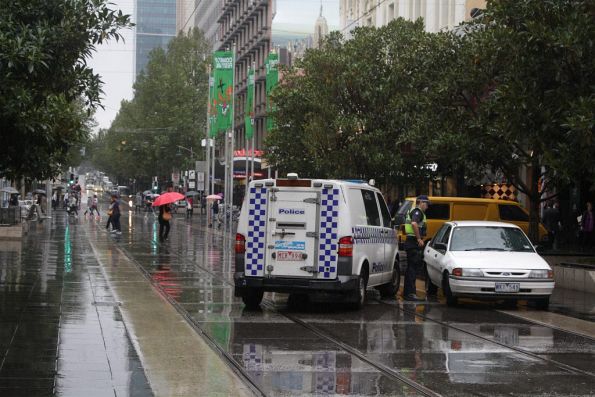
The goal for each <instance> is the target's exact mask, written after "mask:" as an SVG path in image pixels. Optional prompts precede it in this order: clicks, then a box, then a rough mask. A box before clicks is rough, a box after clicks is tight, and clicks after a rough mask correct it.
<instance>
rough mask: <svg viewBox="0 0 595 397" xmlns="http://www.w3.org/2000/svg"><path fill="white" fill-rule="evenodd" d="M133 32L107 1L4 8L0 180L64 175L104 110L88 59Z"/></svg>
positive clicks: (49, 1)
mask: <svg viewBox="0 0 595 397" xmlns="http://www.w3.org/2000/svg"><path fill="white" fill-rule="evenodd" d="M130 25H131V24H130V19H129V16H128V15H123V14H122V12H121V11H115V10H112V9H110V8H109V3H108V2H107V1H106V0H29V1H18V0H4V1H3V2H2V5H0V131H1V134H2V145H0V176H7V177H10V178H19V177H27V178H38V179H44V178H48V177H52V176H54V175H56V174H57V173H58V172H59V171H60V166H61V165H63V164H64V162H65V161H67V159H68V151H69V148H70V147H71V146H72V145H74V144H76V143H78V142H80V141H82V140H84V139H85V135H86V134H87V133H88V122H89V115H90V114H91V113H92V111H93V110H94V109H95V108H96V107H97V106H99V102H100V95H101V90H100V87H101V80H100V77H99V76H98V75H97V74H94V73H93V70H92V69H91V68H90V67H89V66H88V65H87V63H86V62H87V59H88V58H89V57H90V56H91V54H92V53H93V51H94V50H95V46H96V45H98V44H102V43H104V42H106V41H107V40H110V39H116V40H119V39H120V38H121V35H120V34H119V33H118V30H119V29H121V28H125V27H128V26H130Z"/></svg>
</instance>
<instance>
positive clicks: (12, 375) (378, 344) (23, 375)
mask: <svg viewBox="0 0 595 397" xmlns="http://www.w3.org/2000/svg"><path fill="white" fill-rule="evenodd" d="M104 221H105V220H102V221H101V224H98V223H97V222H96V221H94V220H88V219H84V218H82V217H81V219H79V220H73V221H71V222H70V223H69V224H68V226H67V222H66V218H64V217H63V216H57V217H56V218H55V219H53V220H52V222H51V223H52V224H53V227H52V228H51V229H50V227H48V226H41V225H38V227H37V228H36V230H34V231H33V232H32V233H31V235H30V236H29V237H28V238H27V239H26V240H25V241H24V242H23V246H22V247H24V248H23V249H20V248H19V249H17V245H15V247H14V249H13V250H11V249H10V248H6V247H9V246H5V245H4V243H2V245H0V247H4V248H0V299H2V301H1V306H0V307H1V311H0V325H1V328H0V347H1V348H2V350H0V354H3V359H2V364H1V366H0V396H2V397H4V396H6V395H19V396H29V395H52V393H53V392H55V393H56V395H72V396H77V395H78V396H80V395H84V396H90V395H92V394H88V393H81V391H84V389H85V388H84V387H83V386H85V385H81V384H80V382H77V371H79V372H78V373H79V374H80V373H81V372H80V371H81V370H82V369H81V368H82V367H81V366H89V365H92V366H95V367H93V368H91V369H92V370H95V369H96V371H97V374H98V375H97V378H98V379H97V382H104V383H105V382H108V385H109V386H110V387H111V388H112V389H113V390H114V395H117V396H120V395H139V396H150V395H152V393H151V390H150V388H149V387H148V383H147V379H146V377H145V375H144V372H143V371H142V367H141V366H140V362H139V359H138V356H137V355H136V352H135V350H134V348H133V347H132V346H131V344H130V343H129V342H126V341H127V340H128V339H127V337H126V335H125V327H124V325H123V323H122V321H121V318H119V316H118V311H117V310H116V307H115V306H114V304H115V302H114V299H113V297H112V296H110V294H109V291H108V289H107V288H103V287H104V286H105V284H104V279H103V276H102V275H101V271H100V269H99V266H98V265H93V264H92V265H91V266H88V267H86V270H85V271H84V272H83V271H79V270H77V266H72V265H73V263H74V264H76V263H79V262H81V261H85V262H86V263H88V262H91V263H93V262H94V261H95V262H96V260H95V258H94V256H93V252H92V250H91V248H90V244H89V242H88V241H86V238H87V236H88V235H90V234H89V233H85V231H89V230H92V229H97V230H103V228H104V226H105V225H104ZM121 221H122V230H123V234H122V235H121V236H119V237H114V238H113V241H114V244H117V245H118V246H119V247H120V249H121V250H122V251H123V252H124V253H126V254H127V255H128V256H129V257H130V258H132V259H133V260H134V261H135V262H136V264H137V265H138V266H139V268H141V269H142V270H143V271H145V272H146V273H147V275H148V277H150V279H151V280H152V282H153V283H154V285H155V286H157V287H159V288H160V289H161V290H162V291H163V293H164V294H165V295H167V296H168V297H169V298H170V299H171V302H172V303H173V304H174V305H175V306H176V307H177V308H178V310H179V311H180V312H181V313H182V314H184V315H185V316H186V317H187V318H188V320H189V321H191V322H192V323H193V324H194V326H196V327H198V328H200V329H202V330H203V331H204V332H205V333H206V334H207V335H208V337H209V338H210V339H211V340H213V341H214V342H216V343H217V345H218V346H219V347H220V349H221V350H222V351H224V352H225V353H226V355H227V358H229V359H231V360H234V362H235V364H236V366H237V367H239V368H241V369H242V372H243V373H244V375H245V376H246V377H247V379H248V380H249V381H250V382H252V383H253V384H254V385H255V386H256V387H257V388H258V390H260V391H261V392H262V394H264V395H271V396H273V395H274V396H277V395H328V394H330V395H386V396H389V395H424V394H425V395H435V394H441V395H456V396H466V395H485V396H499V395H581V396H589V395H595V339H593V338H589V337H586V336H582V335H579V334H575V333H571V332H567V331H563V330H561V329H556V328H552V327H548V326H544V325H539V324H537V323H533V322H529V321H526V320H524V319H521V318H516V317H513V316H509V315H507V314H505V313H502V312H500V311H498V310H495V309H496V308H495V307H494V306H493V305H482V304H476V303H473V304H466V305H463V306H462V307H460V308H447V307H446V306H445V305H444V304H443V303H442V302H430V303H425V304H418V305H412V304H409V303H403V302H400V301H380V300H379V299H378V296H377V295H376V294H375V293H374V291H369V296H368V298H369V301H368V304H367V305H366V307H365V308H364V309H363V310H361V311H351V310H348V309H347V308H345V307H344V306H342V305H340V304H320V303H307V302H306V303H304V304H303V305H302V306H297V307H289V306H288V305H287V296H286V295H280V294H267V295H265V303H264V304H263V307H262V310H260V311H247V310H245V309H244V307H243V304H242V303H241V300H239V299H237V298H234V297H233V287H232V284H233V255H232V254H231V252H232V251H233V249H232V246H231V242H230V241H227V240H224V239H223V238H222V236H221V233H220V232H218V231H213V230H212V229H206V228H204V221H203V220H202V218H199V217H198V216H197V215H196V214H195V216H194V219H193V220H192V221H188V220H186V219H184V217H183V215H181V214H179V215H176V216H175V218H174V220H173V222H172V231H171V234H170V239H169V240H168V241H167V242H165V243H163V244H162V243H159V242H158V238H157V229H158V224H157V222H156V219H155V218H154V217H153V215H152V214H148V215H147V214H144V213H142V214H138V215H134V214H130V215H128V213H126V212H124V216H122V219H121ZM224 241H226V243H224ZM18 247H21V245H20V243H18ZM15 263H20V265H19V266H15V265H14V264H15ZM40 263H42V264H43V265H41V266H42V268H41V269H40V268H39V266H40V265H39V264H40ZM95 266H97V267H95ZM78 294H96V297H95V299H94V301H95V302H100V304H95V305H86V306H82V307H81V306H80V304H78V303H77V302H78V301H79V300H77V299H76V297H77V295H78ZM558 309H559V310H561V311H562V312H563V311H564V310H563V308H562V309H560V308H559V307H558ZM516 310H519V311H522V310H524V308H520V309H516ZM570 315H572V313H570ZM40 317H41V318H42V319H43V321H41V322H42V324H43V326H42V327H41V328H40V329H30V328H28V327H27V324H29V323H31V324H33V323H39V322H40V320H39V318H40ZM560 327H561V328H564V324H560ZM105 330H107V331H105ZM96 332H112V333H114V334H117V333H119V335H118V337H114V338H107V339H108V340H114V341H117V343H114V345H109V343H108V344H107V345H105V346H87V344H86V343H85V335H89V334H92V333H96ZM83 368H84V367H83ZM87 369H89V368H87ZM15 382H17V383H19V382H20V385H21V387H20V388H15V387H14V383H15ZM104 383H103V385H104ZM9 386H11V387H9ZM108 389H109V387H108ZM3 390H4V391H7V390H11V391H12V394H7V393H4V392H3ZM15 390H17V391H15ZM48 390H49V392H48ZM19 391H20V392H19ZM433 393H435V394H433Z"/></svg>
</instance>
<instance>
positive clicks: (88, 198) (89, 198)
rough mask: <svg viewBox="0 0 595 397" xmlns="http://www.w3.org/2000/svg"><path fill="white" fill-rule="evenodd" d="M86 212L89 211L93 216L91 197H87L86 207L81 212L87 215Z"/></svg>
mask: <svg viewBox="0 0 595 397" xmlns="http://www.w3.org/2000/svg"><path fill="white" fill-rule="evenodd" d="M87 212H90V213H91V217H93V197H91V196H89V197H87V209H86V210H85V212H83V215H84V216H87Z"/></svg>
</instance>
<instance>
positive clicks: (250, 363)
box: [242, 343, 263, 371]
mask: <svg viewBox="0 0 595 397" xmlns="http://www.w3.org/2000/svg"><path fill="white" fill-rule="evenodd" d="M242 360H243V361H244V368H246V370H248V371H260V370H262V365H263V360H262V345H257V344H253V343H250V344H245V345H244V351H243V352H242Z"/></svg>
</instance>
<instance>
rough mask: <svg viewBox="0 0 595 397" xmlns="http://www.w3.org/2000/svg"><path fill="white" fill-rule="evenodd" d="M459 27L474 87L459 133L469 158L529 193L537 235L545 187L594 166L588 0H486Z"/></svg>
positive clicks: (592, 15) (594, 72) (593, 60)
mask: <svg viewBox="0 0 595 397" xmlns="http://www.w3.org/2000/svg"><path fill="white" fill-rule="evenodd" d="M467 30H468V31H469V32H470V33H469V34H467V35H465V37H464V43H463V47H465V50H464V53H463V55H462V57H461V58H462V59H463V62H466V67H464V69H463V70H464V72H465V74H466V75H468V76H469V75H470V76H472V80H474V82H475V90H476V91H475V93H474V94H472V95H470V98H471V102H472V103H473V105H474V106H473V107H472V108H473V117H469V118H467V119H466V123H467V126H468V127H469V128H466V129H464V130H462V131H464V134H461V135H459V137H458V139H459V141H463V140H465V139H467V140H470V141H472V142H473V143H474V146H475V147H473V146H472V147H468V148H467V150H466V151H467V154H468V158H471V159H473V161H474V162H476V163H479V164H483V165H487V166H489V167H491V168H492V169H493V170H495V171H499V172H501V173H502V174H503V175H505V176H506V178H507V179H508V180H509V181H510V182H512V183H513V184H514V185H515V186H516V187H517V188H518V189H519V190H520V191H521V192H523V193H525V194H526V195H527V197H528V199H529V201H530V221H531V227H530V229H529V234H530V237H531V238H532V239H533V240H534V241H537V236H538V229H537V226H538V221H539V205H540V203H541V202H542V201H544V200H547V199H549V197H548V195H547V192H548V191H549V192H551V191H553V190H556V188H557V189H560V188H561V187H563V186H566V185H567V184H569V183H572V182H574V181H576V180H578V179H579V178H580V177H584V176H590V178H591V179H592V178H593V176H594V175H595V163H594V162H593V160H592V155H593V153H594V152H595V141H594V139H593V126H594V120H595V48H594V46H595V44H594V40H593V38H594V37H595V5H594V4H593V2H591V1H588V0H556V1H544V0H526V1H515V0H498V1H489V2H488V6H487V9H486V10H485V12H484V14H483V16H482V17H481V18H480V19H478V20H477V21H475V22H474V23H473V24H472V25H471V26H470V29H467ZM460 80H461V79H457V80H456V81H455V82H453V83H451V84H456V82H458V81H460ZM480 84H483V88H480ZM478 154H480V155H481V158H478Z"/></svg>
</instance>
